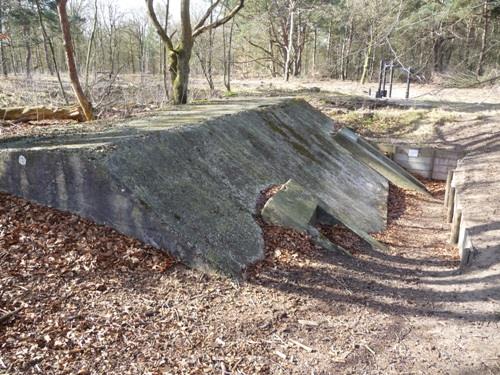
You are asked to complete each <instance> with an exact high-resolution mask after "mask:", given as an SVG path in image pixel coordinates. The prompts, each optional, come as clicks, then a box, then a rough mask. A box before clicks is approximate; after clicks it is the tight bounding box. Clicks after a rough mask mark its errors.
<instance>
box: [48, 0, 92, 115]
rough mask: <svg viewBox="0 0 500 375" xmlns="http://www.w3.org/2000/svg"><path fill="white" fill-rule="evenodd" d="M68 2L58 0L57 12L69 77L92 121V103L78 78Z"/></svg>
mask: <svg viewBox="0 0 500 375" xmlns="http://www.w3.org/2000/svg"><path fill="white" fill-rule="evenodd" d="M66 3H67V0H58V1H57V12H58V13H59V21H60V23H61V30H62V33H63V44H64V49H65V52H66V63H67V65H68V71H69V78H70V79H71V85H72V87H73V91H74V92H75V96H76V98H77V100H78V103H79V104H80V107H81V108H82V111H83V115H84V117H85V119H86V120H87V121H92V120H93V119H94V113H93V111H92V104H91V103H90V101H89V100H88V99H87V97H86V96H85V94H84V93H83V90H82V86H81V85H80V80H79V78H78V72H77V70H76V64H75V56H74V52H73V43H72V41H71V31H70V26H69V21H68V13H67V11H66Z"/></svg>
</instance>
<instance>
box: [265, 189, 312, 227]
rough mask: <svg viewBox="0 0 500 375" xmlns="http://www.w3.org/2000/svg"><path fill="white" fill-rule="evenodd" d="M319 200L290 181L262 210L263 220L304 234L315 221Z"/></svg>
mask: <svg viewBox="0 0 500 375" xmlns="http://www.w3.org/2000/svg"><path fill="white" fill-rule="evenodd" d="M317 207H318V199H317V198H316V197H314V196H313V195H312V194H311V193H309V192H307V191H306V190H304V188H303V187H302V186H300V185H299V184H297V183H296V182H294V181H292V180H288V181H287V183H286V184H284V185H283V187H282V188H281V189H280V190H279V191H278V192H277V193H276V194H274V195H273V196H272V197H271V198H270V199H269V200H268V201H267V202H266V204H265V205H264V208H263V209H262V212H261V214H262V218H263V219H264V221H265V222H266V223H268V224H272V225H279V226H282V227H286V228H292V229H296V230H298V231H301V232H304V231H306V230H307V228H308V227H309V225H310V223H311V222H312V220H313V219H314V215H315V212H316V208H317Z"/></svg>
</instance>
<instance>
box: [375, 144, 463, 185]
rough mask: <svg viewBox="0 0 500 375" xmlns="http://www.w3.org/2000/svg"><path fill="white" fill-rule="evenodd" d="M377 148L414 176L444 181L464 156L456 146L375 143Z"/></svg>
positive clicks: (461, 150) (461, 149) (460, 148)
mask: <svg viewBox="0 0 500 375" xmlns="http://www.w3.org/2000/svg"><path fill="white" fill-rule="evenodd" d="M377 147H378V148H379V149H380V150H381V151H382V152H384V153H387V154H388V155H390V156H391V158H392V159H393V160H394V161H395V162H396V163H398V164H399V165H400V166H402V167H403V168H405V169H406V170H407V171H409V172H411V173H414V174H416V175H419V176H422V177H425V178H431V179H433V180H441V181H445V180H446V177H447V175H448V172H449V171H452V170H453V169H455V167H456V166H457V162H458V160H460V159H461V158H463V157H464V156H465V152H464V150H463V148H462V147H460V146H458V145H454V146H444V145H439V146H435V145H411V144H387V143H377Z"/></svg>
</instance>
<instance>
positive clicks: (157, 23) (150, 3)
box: [145, 0, 174, 51]
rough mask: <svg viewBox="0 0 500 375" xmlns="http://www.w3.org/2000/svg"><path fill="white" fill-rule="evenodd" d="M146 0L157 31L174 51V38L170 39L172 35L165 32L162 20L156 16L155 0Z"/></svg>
mask: <svg viewBox="0 0 500 375" xmlns="http://www.w3.org/2000/svg"><path fill="white" fill-rule="evenodd" d="M145 1H146V7H147V9H148V15H149V18H150V19H151V22H153V25H154V27H155V29H156V32H157V33H158V35H159V36H160V38H161V39H162V40H163V42H164V43H165V44H166V46H167V48H168V49H169V50H170V51H173V50H174V44H173V43H172V39H170V37H169V36H168V35H167V33H166V32H165V29H164V28H163V27H162V26H161V24H160V21H158V18H157V17H156V13H155V9H154V5H153V0H145Z"/></svg>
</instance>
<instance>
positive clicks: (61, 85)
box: [35, 0, 69, 104]
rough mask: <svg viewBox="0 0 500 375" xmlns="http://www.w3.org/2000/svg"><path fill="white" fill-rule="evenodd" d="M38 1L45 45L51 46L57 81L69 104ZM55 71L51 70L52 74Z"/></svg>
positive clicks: (65, 100) (36, 1)
mask: <svg viewBox="0 0 500 375" xmlns="http://www.w3.org/2000/svg"><path fill="white" fill-rule="evenodd" d="M35 3H36V9H37V12H38V20H39V22H40V28H41V29H42V34H43V39H44V47H45V49H47V44H48V46H49V48H50V53H51V56H52V63H53V66H54V70H55V72H56V75H57V82H58V83H59V90H60V91H61V95H62V97H63V99H64V102H65V103H66V104H69V101H68V97H67V95H66V91H64V86H63V83H62V80H61V75H60V74H59V67H58V66H57V60H56V53H55V51H54V45H53V44H52V40H50V38H49V35H48V34H47V30H46V29H45V24H44V23H43V18H42V12H41V9H40V0H35ZM45 54H46V57H47V50H46V51H45ZM47 64H49V61H47ZM53 74H54V73H53V72H52V71H51V75H53Z"/></svg>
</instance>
